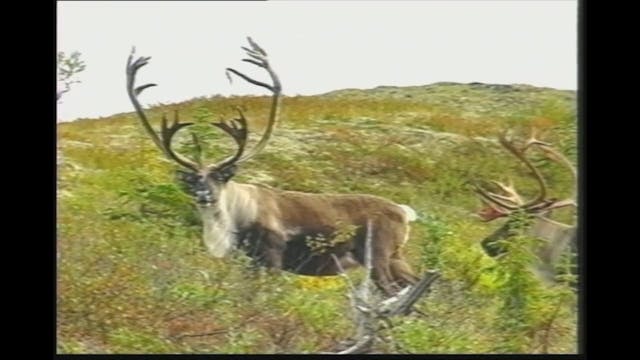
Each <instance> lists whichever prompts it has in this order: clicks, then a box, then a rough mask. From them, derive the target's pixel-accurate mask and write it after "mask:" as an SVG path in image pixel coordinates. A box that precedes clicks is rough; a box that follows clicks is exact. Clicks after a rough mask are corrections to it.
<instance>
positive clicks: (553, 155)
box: [525, 128, 578, 207]
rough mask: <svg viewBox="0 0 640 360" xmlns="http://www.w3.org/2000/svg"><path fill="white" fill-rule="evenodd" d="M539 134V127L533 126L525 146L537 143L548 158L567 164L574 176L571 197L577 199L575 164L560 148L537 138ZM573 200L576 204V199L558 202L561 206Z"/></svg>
mask: <svg viewBox="0 0 640 360" xmlns="http://www.w3.org/2000/svg"><path fill="white" fill-rule="evenodd" d="M537 135H538V131H537V129H535V128H532V129H531V136H530V137H529V139H528V140H527V142H526V144H525V148H527V147H530V146H531V145H536V146H537V147H538V149H540V150H542V151H543V152H544V153H545V155H546V156H547V157H548V158H550V159H552V160H555V161H557V162H559V163H561V164H563V165H565V166H566V167H567V168H568V169H569V171H570V172H571V176H572V178H573V182H574V193H573V194H572V196H571V198H572V199H575V191H576V190H575V189H577V181H578V174H577V171H576V168H575V166H573V164H572V163H571V161H570V160H569V159H568V158H567V157H566V156H564V155H563V154H562V153H560V152H559V151H558V150H556V149H555V148H554V147H553V146H552V145H551V143H548V142H545V141H541V140H539V139H538V138H537ZM571 202H573V204H574V205H575V201H573V200H566V201H556V203H558V204H560V207H563V206H568V205H565V204H570V203H571ZM554 207H555V206H554Z"/></svg>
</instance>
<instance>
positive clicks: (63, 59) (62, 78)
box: [56, 51, 86, 100]
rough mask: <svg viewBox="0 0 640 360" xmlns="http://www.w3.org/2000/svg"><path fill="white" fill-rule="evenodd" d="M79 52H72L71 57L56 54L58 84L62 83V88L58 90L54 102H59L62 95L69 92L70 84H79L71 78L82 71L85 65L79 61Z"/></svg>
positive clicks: (61, 52) (59, 53) (61, 53)
mask: <svg viewBox="0 0 640 360" xmlns="http://www.w3.org/2000/svg"><path fill="white" fill-rule="evenodd" d="M80 55H81V54H80V52H78V51H74V52H72V53H71V55H66V54H65V53H64V52H63V51H60V52H58V83H62V84H63V85H64V87H63V88H62V89H60V88H58V91H57V94H56V100H60V98H61V97H62V94H64V93H66V92H69V90H71V84H74V83H79V82H80V81H79V80H74V79H73V77H74V76H75V75H76V74H78V73H79V72H82V71H84V69H85V68H86V65H85V63H84V61H82V60H81V59H80Z"/></svg>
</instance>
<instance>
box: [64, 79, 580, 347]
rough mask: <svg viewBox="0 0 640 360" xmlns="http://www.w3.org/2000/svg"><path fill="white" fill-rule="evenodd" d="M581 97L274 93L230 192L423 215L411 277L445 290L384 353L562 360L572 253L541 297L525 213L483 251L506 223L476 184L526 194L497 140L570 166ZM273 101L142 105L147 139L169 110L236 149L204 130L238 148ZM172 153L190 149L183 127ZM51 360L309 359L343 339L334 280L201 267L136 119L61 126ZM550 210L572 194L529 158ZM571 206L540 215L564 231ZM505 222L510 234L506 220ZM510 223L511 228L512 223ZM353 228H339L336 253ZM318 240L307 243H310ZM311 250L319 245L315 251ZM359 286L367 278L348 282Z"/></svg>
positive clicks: (402, 322) (190, 214)
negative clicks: (125, 358) (387, 203)
mask: <svg viewBox="0 0 640 360" xmlns="http://www.w3.org/2000/svg"><path fill="white" fill-rule="evenodd" d="M575 96H576V94H575V92H573V91H560V90H554V89H547V88H536V87H531V86H527V85H490V84H479V83H472V84H456V83H438V84H432V85H427V86H417V87H402V88H396V87H378V88H375V89H370V90H356V89H351V90H340V91H335V92H331V93H328V94H324V95H318V96H285V97H284V98H283V99H282V111H281V114H280V120H279V121H280V123H279V124H278V127H277V128H276V130H275V132H274V135H273V138H272V139H271V141H270V143H269V146H268V147H267V148H266V149H265V150H264V151H263V152H262V153H261V154H260V155H259V156H256V157H255V158H254V159H252V160H251V161H249V162H247V163H245V164H243V166H242V168H241V170H240V171H238V174H237V175H236V179H237V180H238V181H241V182H258V183H263V184H267V185H270V186H273V187H276V188H280V189H287V190H298V191H307V192H318V193H320V192H333V193H337V192H339V193H364V194H374V195H379V196H382V197H385V198H388V199H391V200H393V201H394V202H397V203H401V204H408V205H410V206H411V207H412V208H414V209H415V210H416V212H417V214H418V220H417V221H415V222H413V223H412V226H411V236H410V240H409V241H408V243H407V244H406V246H405V255H406V258H407V260H408V262H409V263H410V264H411V266H412V267H413V268H414V269H415V270H416V272H417V273H418V274H422V273H424V271H426V270H429V269H437V270H438V271H439V273H440V277H439V278H438V280H437V281H436V282H435V283H434V284H433V286H432V289H431V293H430V294H429V295H428V297H427V298H425V299H423V300H421V301H419V302H418V303H417V305H416V308H417V309H418V310H419V311H420V313H423V314H424V315H419V314H416V313H414V314H411V315H409V316H403V317H395V318H394V319H393V324H392V326H391V327H390V328H389V329H386V330H384V331H385V334H384V335H385V337H386V338H388V339H389V341H386V342H385V341H379V342H376V345H375V348H374V349H372V351H374V352H379V353H575V352H577V351H578V346H577V338H578V336H577V332H578V325H577V324H578V320H577V319H578V311H577V299H578V295H577V293H576V289H575V288H574V287H572V286H571V285H570V284H572V283H573V282H574V281H575V279H574V278H573V277H575V275H573V272H572V271H570V270H571V269H570V267H571V266H572V264H573V263H574V262H573V261H572V260H573V259H572V258H571V257H572V256H573V255H572V254H566V255H565V256H564V257H563V259H562V261H560V262H559V263H558V265H557V266H558V267H559V269H558V271H557V275H556V276H557V280H558V281H556V282H554V283H550V284H549V283H545V282H542V281H540V280H539V279H538V278H537V277H536V276H535V274H533V273H532V272H531V269H530V266H529V264H531V262H532V261H535V259H534V257H535V256H536V255H535V252H532V251H530V249H531V246H532V244H534V243H535V242H537V241H539V239H535V238H531V237H529V235H527V234H529V233H528V232H527V231H526V229H527V226H528V225H529V224H530V222H531V219H530V218H529V217H528V216H527V214H525V213H520V212H516V213H515V214H513V215H512V216H510V220H511V221H513V223H514V224H516V226H513V227H512V229H513V231H512V232H513V233H512V235H511V239H510V242H509V243H508V245H507V246H508V250H509V251H507V252H505V253H504V254H502V255H500V256H497V257H495V258H494V257H490V256H488V255H487V254H486V253H485V252H484V251H483V248H482V246H481V244H480V242H481V241H482V239H484V238H486V237H487V236H488V235H490V234H491V233H492V232H493V231H495V230H496V229H497V228H499V227H500V225H501V224H503V223H504V221H507V219H497V220H495V221H491V222H482V221H480V219H479V218H478V217H477V216H476V215H475V214H477V212H478V210H479V209H480V208H481V207H482V204H481V202H480V200H479V199H478V196H477V195H476V194H475V193H474V191H473V186H472V183H473V182H474V181H475V180H477V179H495V180H500V181H505V182H506V181H508V179H509V178H511V179H512V180H513V182H514V184H516V186H517V189H518V192H519V193H520V194H522V195H523V196H526V197H528V198H531V197H534V196H535V193H536V191H538V184H537V183H536V181H535V180H534V179H533V178H532V177H531V174H530V173H529V170H528V169H527V168H526V167H524V166H522V164H521V163H520V162H518V161H515V160H514V158H513V156H512V155H510V154H508V153H507V152H505V151H504V149H503V148H502V147H501V146H500V144H499V143H498V141H497V140H496V139H497V135H498V134H500V133H501V132H502V131H504V130H509V131H510V133H511V134H515V135H519V136H523V137H526V136H527V134H528V133H529V130H530V129H531V127H535V128H536V129H538V130H539V138H540V139H542V140H544V141H546V142H548V143H551V144H553V146H554V147H555V148H556V149H558V151H560V152H562V153H563V154H564V155H565V156H567V157H568V158H569V159H570V161H571V162H573V164H575V163H576V157H577V147H576V122H577V121H576V98H575ZM269 101H270V97H268V96H248V97H222V96H217V95H213V96H208V97H202V98H195V99H192V100H190V101H186V102H182V103H175V104H155V105H154V104H152V105H147V106H145V108H146V109H148V110H147V114H148V116H149V119H150V120H151V123H152V125H153V126H154V127H155V128H156V129H158V128H159V119H161V117H162V114H163V113H167V114H172V113H173V111H174V110H177V109H179V110H180V116H181V119H184V120H185V121H186V119H189V120H192V121H195V122H196V125H194V126H192V127H191V128H190V131H194V132H197V133H198V134H199V138H200V142H201V143H202V150H203V151H204V158H208V159H211V158H215V156H216V155H217V156H220V154H225V155H226V154H229V153H233V149H234V147H235V144H234V143H233V140H232V139H230V138H229V137H228V136H225V134H223V133H222V132H221V131H219V130H218V131H216V130H215V128H213V127H212V126H210V125H209V123H210V122H213V121H217V120H219V118H220V116H223V117H225V118H230V117H232V116H234V115H235V110H234V106H242V107H243V108H244V109H246V110H245V114H246V115H247V119H249V120H250V121H251V123H250V124H249V128H250V130H252V129H255V130H253V132H252V133H251V135H250V141H256V140H257V137H258V136H259V134H260V131H261V129H262V127H263V126H264V125H265V120H266V115H265V109H268V108H269ZM184 133H185V134H183V135H181V137H179V138H178V139H176V140H177V141H176V147H177V148H179V149H180V151H181V152H183V153H187V154H188V153H189V152H190V151H191V152H193V151H195V150H194V148H193V146H192V142H191V137H190V136H189V131H184ZM57 150H58V153H57V155H58V178H57V179H58V183H57V186H58V191H57V224H58V230H57V238H56V241H57V319H56V321H57V324H56V325H57V326H56V331H57V351H58V352H59V353H318V352H325V351H331V350H332V349H334V348H335V347H336V344H338V343H340V342H341V341H342V340H344V339H346V338H348V337H349V336H351V335H353V332H354V326H355V325H354V322H353V316H352V315H353V311H352V309H351V304H350V301H349V299H348V298H347V294H348V293H349V291H350V290H349V285H348V284H347V282H346V281H345V278H344V277H342V276H330V277H309V276H301V275H294V274H290V273H286V272H282V273H279V274H272V273H270V272H267V271H265V269H263V268H255V267H253V266H251V264H250V261H249V259H248V258H247V257H246V256H244V255H243V254H242V253H238V254H237V255H236V256H232V257H230V258H224V259H216V258H212V257H211V256H209V255H208V254H207V252H206V249H205V248H204V246H203V244H202V227H201V223H200V218H199V215H198V213H197V211H196V208H195V205H194V204H193V202H192V198H191V196H190V195H188V194H187V193H186V192H185V191H184V189H182V188H181V186H180V185H179V182H177V181H176V179H175V166H174V164H173V163H172V162H170V161H168V160H165V159H164V158H163V157H162V156H161V154H160V153H159V152H158V149H157V148H156V147H155V145H154V144H153V143H152V142H151V141H150V139H149V137H148V135H147V134H146V133H145V132H144V130H143V129H142V128H141V126H140V124H139V121H138V119H137V118H136V114H135V113H134V112H130V113H124V114H117V115H113V116H110V117H108V118H101V119H80V120H77V121H74V122H71V123H61V124H58V145H57ZM531 161H532V163H534V164H535V166H536V167H537V168H538V169H540V171H541V172H542V173H544V176H545V180H546V183H547V185H548V193H549V195H548V196H550V197H554V198H559V199H562V198H567V197H570V196H571V194H572V193H573V190H574V186H573V184H574V181H573V178H572V176H571V174H570V173H569V172H568V171H566V168H565V167H564V166H563V165H562V164H558V163H557V162H555V161H552V160H549V159H548V158H546V157H544V156H542V155H538V156H536V155H532V160H531ZM575 216H576V214H575V209H573V208H567V209H559V210H557V211H554V213H553V214H551V215H550V217H551V218H553V219H555V220H558V221H562V222H565V223H574V222H575V220H574V217H575ZM514 219H515V220H514ZM518 225H519V226H518ZM352 231H353V229H349V228H345V229H344V230H342V231H340V232H338V233H337V234H336V236H335V239H333V241H338V242H339V241H342V240H343V238H344V237H346V236H349V234H350V233H351V232H352ZM317 240H318V239H310V242H313V241H317ZM318 246H322V245H318ZM347 275H348V276H349V278H351V279H352V281H353V282H354V283H358V281H359V279H362V278H363V277H364V271H363V269H355V270H351V271H349V272H348V273H347Z"/></svg>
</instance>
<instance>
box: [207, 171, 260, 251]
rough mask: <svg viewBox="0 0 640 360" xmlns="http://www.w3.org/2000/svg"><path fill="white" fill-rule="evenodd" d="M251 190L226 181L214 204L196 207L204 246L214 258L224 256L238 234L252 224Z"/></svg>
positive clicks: (254, 213)
mask: <svg viewBox="0 0 640 360" xmlns="http://www.w3.org/2000/svg"><path fill="white" fill-rule="evenodd" d="M253 189H254V187H253V185H248V184H240V183H236V182H233V181H229V182H228V183H226V184H225V185H224V186H223V187H222V188H221V189H220V194H219V198H218V201H217V202H216V203H215V204H213V205H211V206H208V207H200V206H199V207H198V209H199V211H200V215H201V217H202V224H203V239H204V243H205V245H206V247H207V250H208V251H209V253H210V254H211V255H213V256H214V257H224V256H226V255H228V254H229V252H230V251H231V250H232V249H233V248H235V247H236V246H237V244H238V234H239V233H241V232H242V231H244V230H245V229H246V228H248V227H249V226H251V225H252V224H253V223H254V222H255V221H256V216H257V202H256V199H255V197H254V194H253V193H254V191H253Z"/></svg>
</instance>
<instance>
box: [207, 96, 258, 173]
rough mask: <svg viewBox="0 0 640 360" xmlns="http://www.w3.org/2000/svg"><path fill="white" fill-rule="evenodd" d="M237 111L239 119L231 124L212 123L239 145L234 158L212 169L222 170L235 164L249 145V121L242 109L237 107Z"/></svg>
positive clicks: (223, 122) (222, 122)
mask: <svg viewBox="0 0 640 360" xmlns="http://www.w3.org/2000/svg"><path fill="white" fill-rule="evenodd" d="M235 109H236V111H237V112H238V114H239V117H238V118H235V119H231V121H230V122H225V121H224V120H222V121H220V122H217V123H211V125H213V126H215V127H218V128H220V129H222V130H223V131H224V132H226V133H227V134H229V135H230V136H231V137H232V138H233V139H234V140H235V142H236V144H238V150H237V151H236V153H235V154H234V155H233V156H230V157H229V158H227V159H225V160H223V161H221V162H219V163H217V164H215V165H213V166H212V168H218V169H221V168H224V167H226V166H228V165H230V164H233V163H235V162H236V161H237V160H238V159H239V158H240V156H242V154H243V153H244V150H245V146H246V145H247V136H248V134H249V131H248V129H247V119H246V118H245V116H244V112H242V109H240V107H236V108H235Z"/></svg>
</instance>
